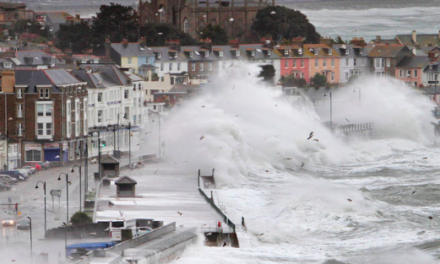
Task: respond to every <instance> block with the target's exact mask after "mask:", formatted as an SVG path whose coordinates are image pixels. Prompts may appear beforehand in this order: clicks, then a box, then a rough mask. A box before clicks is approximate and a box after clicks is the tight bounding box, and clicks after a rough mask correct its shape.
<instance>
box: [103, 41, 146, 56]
mask: <svg viewBox="0 0 440 264" xmlns="http://www.w3.org/2000/svg"><path fill="white" fill-rule="evenodd" d="M111 48H112V49H113V50H114V51H116V52H117V53H119V55H121V57H154V53H153V52H152V51H151V48H148V47H147V46H145V45H143V44H141V43H139V42H135V43H128V44H123V43H112V44H111Z"/></svg>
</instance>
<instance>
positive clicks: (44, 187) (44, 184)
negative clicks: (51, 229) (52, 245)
mask: <svg viewBox="0 0 440 264" xmlns="http://www.w3.org/2000/svg"><path fill="white" fill-rule="evenodd" d="M39 183H42V184H43V191H44V238H46V231H47V226H46V181H37V183H36V184H35V189H38V184H39Z"/></svg>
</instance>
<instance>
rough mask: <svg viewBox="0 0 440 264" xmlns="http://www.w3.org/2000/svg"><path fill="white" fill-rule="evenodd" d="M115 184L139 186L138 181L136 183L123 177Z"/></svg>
mask: <svg viewBox="0 0 440 264" xmlns="http://www.w3.org/2000/svg"><path fill="white" fill-rule="evenodd" d="M115 184H116V185H118V184H137V181H135V180H134V179H133V178H130V177H128V176H122V177H120V178H119V179H117V180H116V181H115Z"/></svg>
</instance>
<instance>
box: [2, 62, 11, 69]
mask: <svg viewBox="0 0 440 264" xmlns="http://www.w3.org/2000/svg"><path fill="white" fill-rule="evenodd" d="M3 68H6V69H10V68H12V63H10V62H3Z"/></svg>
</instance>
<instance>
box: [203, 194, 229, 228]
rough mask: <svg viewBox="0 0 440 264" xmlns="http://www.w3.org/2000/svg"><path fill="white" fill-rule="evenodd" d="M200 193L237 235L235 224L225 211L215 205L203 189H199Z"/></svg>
mask: <svg viewBox="0 0 440 264" xmlns="http://www.w3.org/2000/svg"><path fill="white" fill-rule="evenodd" d="M199 192H200V194H201V195H202V196H203V197H204V198H205V200H206V201H207V202H208V203H209V204H210V205H211V206H212V208H214V210H216V211H217V213H218V214H219V215H221V216H222V217H223V220H224V221H225V223H226V224H227V225H228V226H229V227H230V228H232V231H233V232H234V233H235V224H234V223H233V222H232V221H231V220H230V219H229V217H228V216H227V215H226V214H225V213H223V211H222V210H221V209H220V208H219V207H218V206H217V205H216V204H215V203H214V201H213V200H212V199H211V198H209V197H208V196H207V195H206V193H205V192H204V191H203V190H202V189H200V188H199Z"/></svg>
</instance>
